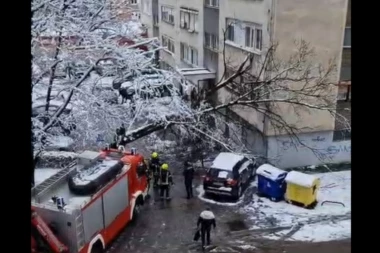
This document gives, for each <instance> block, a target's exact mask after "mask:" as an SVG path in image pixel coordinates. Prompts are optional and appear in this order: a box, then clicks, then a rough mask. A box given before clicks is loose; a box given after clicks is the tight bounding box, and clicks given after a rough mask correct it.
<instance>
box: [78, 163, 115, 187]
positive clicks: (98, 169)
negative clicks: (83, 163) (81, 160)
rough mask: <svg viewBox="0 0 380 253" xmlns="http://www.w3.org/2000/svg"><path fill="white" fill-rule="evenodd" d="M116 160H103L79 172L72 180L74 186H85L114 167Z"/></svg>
mask: <svg viewBox="0 0 380 253" xmlns="http://www.w3.org/2000/svg"><path fill="white" fill-rule="evenodd" d="M118 162H119V161H118V160H103V161H102V162H99V163H97V164H96V165H95V166H93V167H90V168H88V169H85V170H81V171H80V172H79V173H78V175H77V176H76V177H74V178H73V180H74V183H75V184H76V185H87V184H89V183H91V181H93V180H95V179H97V178H98V177H99V176H100V175H102V174H104V173H105V172H107V171H108V170H109V169H111V168H112V167H113V166H115V165H116V164H117V163H118Z"/></svg>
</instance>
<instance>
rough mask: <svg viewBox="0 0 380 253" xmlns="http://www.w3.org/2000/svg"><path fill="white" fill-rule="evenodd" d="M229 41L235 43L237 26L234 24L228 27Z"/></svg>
mask: <svg viewBox="0 0 380 253" xmlns="http://www.w3.org/2000/svg"><path fill="white" fill-rule="evenodd" d="M227 40H229V41H232V42H234V41H235V26H234V24H229V25H228V26H227Z"/></svg>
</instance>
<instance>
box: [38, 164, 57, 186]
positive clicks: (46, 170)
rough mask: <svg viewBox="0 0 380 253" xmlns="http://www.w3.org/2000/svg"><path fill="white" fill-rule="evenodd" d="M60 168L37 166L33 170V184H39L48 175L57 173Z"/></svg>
mask: <svg viewBox="0 0 380 253" xmlns="http://www.w3.org/2000/svg"><path fill="white" fill-rule="evenodd" d="M58 171H60V169H52V168H38V169H35V170H34V184H35V186H37V185H39V184H40V183H42V182H43V181H45V180H46V179H48V178H49V177H51V176H53V175H54V174H56V173H58Z"/></svg>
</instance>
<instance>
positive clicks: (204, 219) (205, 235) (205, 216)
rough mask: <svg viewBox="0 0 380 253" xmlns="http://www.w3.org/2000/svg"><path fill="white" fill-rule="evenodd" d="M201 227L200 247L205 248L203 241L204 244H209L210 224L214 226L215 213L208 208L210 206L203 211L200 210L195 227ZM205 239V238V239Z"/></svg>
mask: <svg viewBox="0 0 380 253" xmlns="http://www.w3.org/2000/svg"><path fill="white" fill-rule="evenodd" d="M199 226H200V229H201V238H202V249H203V250H204V249H205V241H207V242H206V245H210V231H211V226H213V227H214V229H215V227H216V223H215V215H214V213H213V212H212V211H211V210H210V208H206V210H205V211H203V212H201V214H200V215H199V218H198V222H197V229H199ZM205 239H207V240H205Z"/></svg>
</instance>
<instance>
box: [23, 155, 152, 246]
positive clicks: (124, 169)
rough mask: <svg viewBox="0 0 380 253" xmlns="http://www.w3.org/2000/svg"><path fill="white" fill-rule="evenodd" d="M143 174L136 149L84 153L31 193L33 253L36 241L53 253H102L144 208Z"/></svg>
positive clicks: (145, 180) (140, 157) (145, 186)
mask: <svg viewBox="0 0 380 253" xmlns="http://www.w3.org/2000/svg"><path fill="white" fill-rule="evenodd" d="M146 168H147V165H146V164H145V162H144V158H143V156H142V155H140V154H138V153H136V150H135V149H132V151H131V152H126V151H125V150H115V149H108V148H107V149H104V150H102V151H101V152H93V151H84V152H83V153H81V154H80V155H78V157H77V162H76V163H73V164H71V165H70V166H68V167H67V168H65V169H62V170H60V171H59V172H58V173H56V174H54V175H53V176H51V177H50V178H48V179H46V180H45V181H44V182H42V183H41V184H39V185H37V186H36V187H34V188H33V189H32V203H31V204H32V231H33V228H36V229H35V230H36V231H37V232H36V233H35V235H33V233H32V252H33V250H34V252H39V251H38V249H36V247H37V246H36V245H38V243H37V242H38V241H43V242H45V244H46V245H50V247H49V248H50V250H51V251H53V252H57V253H58V252H69V253H99V252H102V251H103V250H104V249H105V248H106V246H108V244H109V243H110V242H111V241H112V240H113V239H114V238H115V237H116V236H117V235H118V233H119V232H120V231H121V230H122V229H123V228H124V227H125V225H126V224H128V223H129V222H130V221H131V220H132V219H133V218H134V217H135V216H136V215H137V214H138V213H139V211H140V207H141V206H142V205H143V204H144V201H145V198H146V196H147V193H148V189H149V187H148V179H147V174H146ZM33 213H34V215H33ZM41 231H42V232H41ZM36 234H37V235H36ZM33 245H34V246H33ZM33 247H34V249H33Z"/></svg>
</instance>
